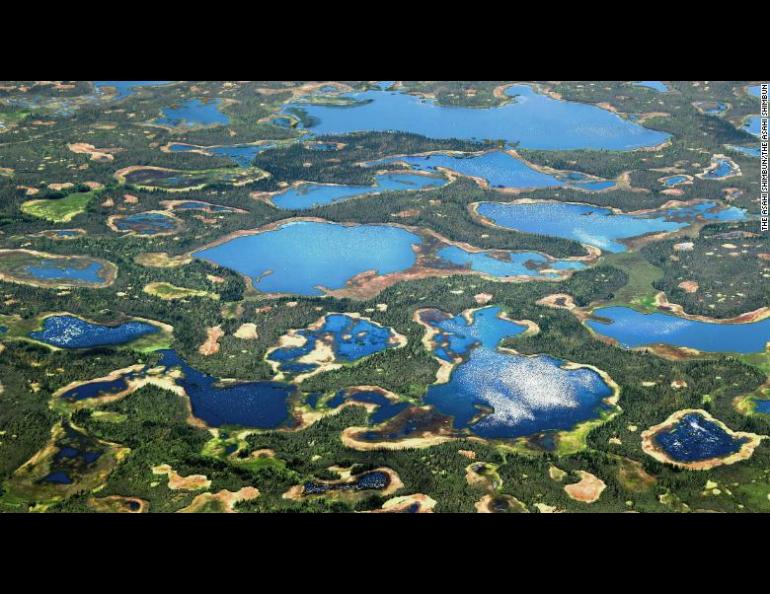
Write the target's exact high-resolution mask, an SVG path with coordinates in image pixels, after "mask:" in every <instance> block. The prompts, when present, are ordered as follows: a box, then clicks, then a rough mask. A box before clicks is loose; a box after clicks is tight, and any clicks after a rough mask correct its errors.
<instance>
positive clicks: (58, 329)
mask: <svg viewBox="0 0 770 594" xmlns="http://www.w3.org/2000/svg"><path fill="white" fill-rule="evenodd" d="M159 330H160V329H159V328H158V327H157V326H154V325H152V324H146V323H144V322H136V321H134V322H126V323H124V324H120V325H119V326H105V325H102V324H94V323H91V322H88V321H86V320H83V319H81V318H78V317H75V316H70V315H63V316H50V317H47V318H46V319H45V320H44V321H43V329H42V330H39V331H36V332H31V333H30V335H29V336H30V337H31V338H34V339H35V340H39V341H41V342H45V343H46V344H51V345H54V346H57V347H61V348H67V349H83V348H93V347H99V346H112V345H119V344H126V343H128V342H131V341H132V340H136V339H137V338H139V337H141V336H145V335H147V334H154V333H156V332H159Z"/></svg>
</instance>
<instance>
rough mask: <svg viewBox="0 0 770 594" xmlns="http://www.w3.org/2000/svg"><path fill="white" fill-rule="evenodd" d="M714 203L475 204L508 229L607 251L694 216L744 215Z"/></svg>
mask: <svg viewBox="0 0 770 594" xmlns="http://www.w3.org/2000/svg"><path fill="white" fill-rule="evenodd" d="M715 206H716V205H715V203H713V202H703V203H699V204H696V205H691V206H685V207H681V208H676V209H669V210H664V211H658V212H655V213H650V214H644V215H631V214H625V213H624V214H613V212H612V211H611V210H610V209H608V208H601V207H598V206H593V205H590V204H575V203H568V202H554V201H538V202H530V203H522V202H517V203H500V202H483V203H481V204H480V205H479V207H478V213H479V214H480V215H482V216H484V217H486V218H487V219H489V220H491V221H492V222H493V223H495V224H497V225H500V226H501V227H506V228H508V229H514V230H516V231H522V232H524V233H535V234H539V235H550V236H554V237H563V238H565V239H574V240H575V241H579V242H581V243H587V244H589V245H594V246H596V247H598V248H601V249H602V250H605V251H608V252H623V251H625V250H626V246H625V245H623V244H622V243H620V242H619V241H618V240H621V239H628V238H631V237H638V236H640V235H645V234H647V233H658V232H671V231H676V230H677V229H681V228H683V227H687V226H688V225H689V224H690V223H691V222H692V221H693V219H694V218H695V217H696V216H701V217H703V218H704V219H706V220H714V221H735V220H741V219H743V218H744V217H745V212H744V211H742V210H741V209H739V208H735V207H730V208H726V209H722V210H719V211H713V209H714V208H715Z"/></svg>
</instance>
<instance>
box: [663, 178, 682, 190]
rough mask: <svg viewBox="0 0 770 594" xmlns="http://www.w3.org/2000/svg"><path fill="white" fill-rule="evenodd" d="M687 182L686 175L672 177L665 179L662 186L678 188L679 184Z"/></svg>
mask: <svg viewBox="0 0 770 594" xmlns="http://www.w3.org/2000/svg"><path fill="white" fill-rule="evenodd" d="M687 180H688V178H687V176H686V175H672V176H671V177H669V178H666V180H665V181H664V182H663V185H664V186H666V187H669V188H670V187H672V186H678V185H679V184H683V183H684V182H686V181H687Z"/></svg>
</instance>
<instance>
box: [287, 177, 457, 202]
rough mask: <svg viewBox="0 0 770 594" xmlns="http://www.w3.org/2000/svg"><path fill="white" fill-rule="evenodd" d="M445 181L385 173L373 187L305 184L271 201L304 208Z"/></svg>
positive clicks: (377, 178) (432, 185) (433, 184)
mask: <svg viewBox="0 0 770 594" xmlns="http://www.w3.org/2000/svg"><path fill="white" fill-rule="evenodd" d="M445 183H446V180H445V179H444V178H441V177H431V176H427V175H415V174H410V173H385V174H381V175H377V176H376V177H375V183H374V185H373V186H346V185H341V186H339V185H330V184H316V183H307V184H302V185H300V186H297V187H294V188H291V189H290V190H287V191H285V192H282V193H280V194H277V195H275V196H273V204H275V205H276V206H277V207H278V208H284V209H292V210H304V209H307V208H314V207H316V206H323V205H324V204H331V203H332V202H339V201H341V200H347V199H349V198H353V197H355V196H366V195H368V194H379V193H382V192H398V191H408V190H420V189H422V188H428V187H438V186H443V185H444V184H445Z"/></svg>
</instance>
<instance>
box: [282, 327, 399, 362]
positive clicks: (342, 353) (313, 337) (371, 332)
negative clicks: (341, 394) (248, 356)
mask: <svg viewBox="0 0 770 594" xmlns="http://www.w3.org/2000/svg"><path fill="white" fill-rule="evenodd" d="M302 341H304V342H303V343H302V344H297V345H295V344H294V343H299V342H302ZM291 342H292V346H281V347H279V348H276V349H275V350H273V351H271V352H270V353H269V354H268V359H269V360H270V361H275V362H277V363H279V365H278V369H280V370H281V371H283V372H287V373H307V372H309V371H313V370H314V369H316V368H318V365H319V364H318V362H316V361H313V360H312V357H311V358H310V360H308V356H309V355H310V354H311V353H313V352H314V351H315V350H316V349H320V350H321V352H322V353H323V351H324V350H325V349H326V348H330V349H331V350H332V352H333V354H334V359H335V361H341V362H353V361H358V360H359V359H361V358H363V357H366V356H368V355H371V354H373V353H377V352H379V351H383V350H385V349H387V348H389V347H392V346H395V345H397V344H398V341H397V338H396V335H395V334H394V333H393V331H392V330H391V329H390V328H385V327H383V326H380V325H379V324H377V323H375V322H372V321H370V320H366V319H362V318H357V317H353V316H349V315H346V314H329V315H327V316H325V317H324V318H323V320H322V322H321V323H318V324H314V325H313V326H311V327H310V328H307V329H304V330H296V331H294V332H293V333H292V335H291Z"/></svg>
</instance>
